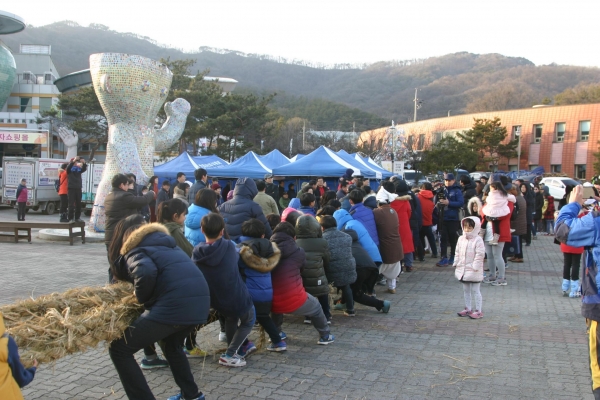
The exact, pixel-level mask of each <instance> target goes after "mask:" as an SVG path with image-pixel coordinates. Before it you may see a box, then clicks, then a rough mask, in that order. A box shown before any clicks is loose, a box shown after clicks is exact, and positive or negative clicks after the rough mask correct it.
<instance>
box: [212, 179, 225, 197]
mask: <svg viewBox="0 0 600 400" xmlns="http://www.w3.org/2000/svg"><path fill="white" fill-rule="evenodd" d="M210 188H211V189H212V190H217V189H221V185H219V184H218V183H216V182H215V183H213V184H212V185H211V187H210ZM227 194H229V193H227Z"/></svg>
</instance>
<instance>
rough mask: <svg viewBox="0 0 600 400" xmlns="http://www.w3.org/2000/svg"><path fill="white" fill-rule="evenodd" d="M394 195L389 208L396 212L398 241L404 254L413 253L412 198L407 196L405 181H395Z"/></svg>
mask: <svg viewBox="0 0 600 400" xmlns="http://www.w3.org/2000/svg"><path fill="white" fill-rule="evenodd" d="M396 182H397V183H396V194H397V195H398V196H397V197H396V199H395V200H394V201H392V202H391V203H390V206H391V207H392V208H393V209H394V210H395V211H396V214H397V216H398V229H399V233H400V239H401V240H402V250H403V251H404V254H407V253H412V252H414V251H415V245H414V242H413V234H412V230H411V226H410V219H411V215H412V205H411V203H412V197H411V196H410V195H409V194H408V185H407V184H406V182H405V181H403V180H399V181H396Z"/></svg>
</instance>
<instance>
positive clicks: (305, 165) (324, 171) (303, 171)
mask: <svg viewBox="0 0 600 400" xmlns="http://www.w3.org/2000/svg"><path fill="white" fill-rule="evenodd" d="M357 164H358V163H352V164H351V163H349V162H348V161H346V160H344V159H343V158H342V157H340V156H339V155H337V154H336V153H334V152H333V151H331V150H330V149H328V148H327V147H324V146H321V147H319V148H318V149H316V150H315V151H313V152H312V153H310V154H309V155H307V156H305V157H302V159H300V160H296V161H295V162H293V163H291V164H288V165H284V166H281V167H276V168H273V175H276V176H323V177H333V176H336V177H339V176H342V175H344V174H345V173H346V170H347V169H348V168H350V169H352V170H354V175H362V172H363V171H362V170H361V169H360V167H358V165H357Z"/></svg>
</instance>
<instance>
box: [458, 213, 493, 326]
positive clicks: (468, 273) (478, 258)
mask: <svg viewBox="0 0 600 400" xmlns="http://www.w3.org/2000/svg"><path fill="white" fill-rule="evenodd" d="M461 225H462V229H463V234H462V236H461V237H459V238H458V243H457V244H456V255H455V258H454V265H453V266H454V267H455V268H456V270H455V272H454V275H455V276H456V279H458V280H459V281H461V282H462V283H463V291H464V294H465V309H464V310H462V311H461V312H459V313H457V314H458V316H459V317H470V318H472V319H479V318H483V312H482V301H483V299H482V297H481V292H480V291H479V288H480V286H481V281H483V258H484V257H485V245H484V244H483V239H482V238H481V237H480V236H479V231H480V230H481V222H479V218H477V217H467V218H464V219H463V220H462V221H461ZM472 294H474V296H475V310H474V311H473V309H472V307H471V304H472V302H471V299H472Z"/></svg>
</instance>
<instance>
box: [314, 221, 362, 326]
mask: <svg viewBox="0 0 600 400" xmlns="http://www.w3.org/2000/svg"><path fill="white" fill-rule="evenodd" d="M321 226H322V227H323V239H325V240H327V245H328V246H329V253H330V257H329V268H327V269H326V270H325V275H327V280H328V281H329V283H332V284H333V285H334V286H335V287H336V288H338V290H341V291H342V299H341V303H345V304H346V312H345V314H346V315H347V316H349V317H353V316H354V315H355V312H354V300H353V296H352V288H351V287H350V285H351V284H352V283H354V281H356V262H355V261H354V257H352V256H350V254H351V253H352V238H351V237H350V235H348V234H346V233H344V232H340V231H338V229H337V222H336V220H335V218H333V217H331V216H329V215H327V216H324V217H323V218H321Z"/></svg>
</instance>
